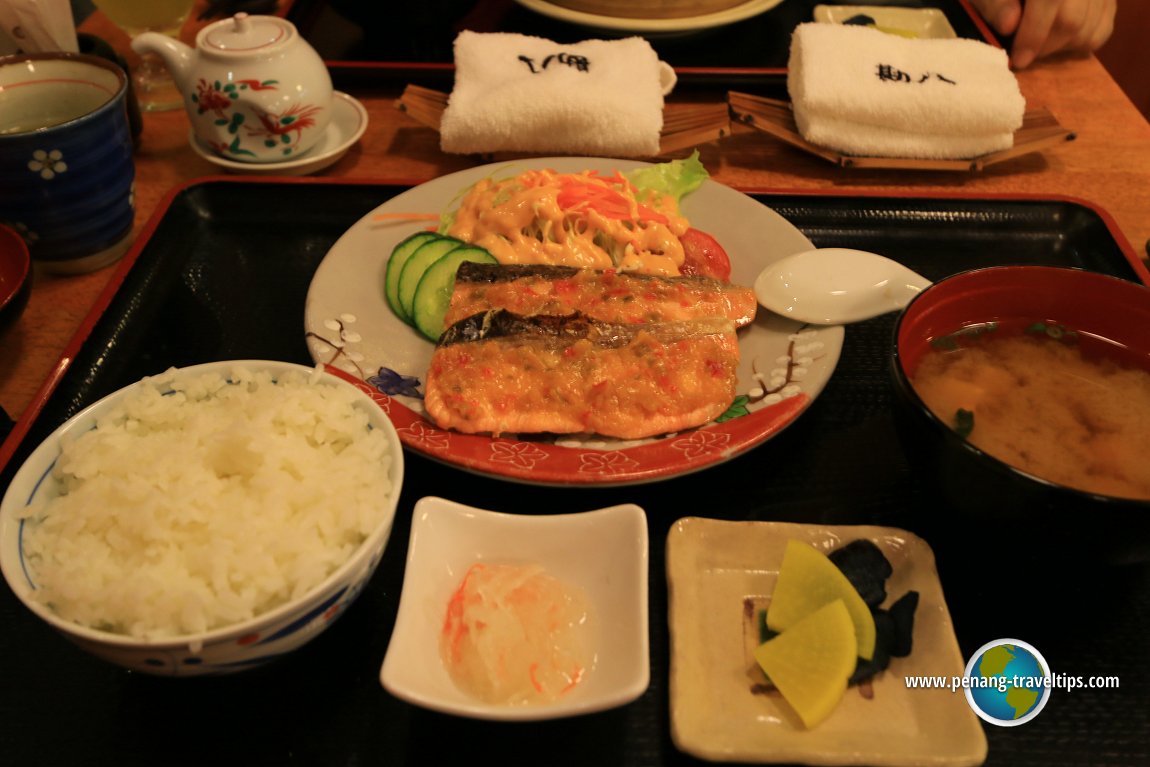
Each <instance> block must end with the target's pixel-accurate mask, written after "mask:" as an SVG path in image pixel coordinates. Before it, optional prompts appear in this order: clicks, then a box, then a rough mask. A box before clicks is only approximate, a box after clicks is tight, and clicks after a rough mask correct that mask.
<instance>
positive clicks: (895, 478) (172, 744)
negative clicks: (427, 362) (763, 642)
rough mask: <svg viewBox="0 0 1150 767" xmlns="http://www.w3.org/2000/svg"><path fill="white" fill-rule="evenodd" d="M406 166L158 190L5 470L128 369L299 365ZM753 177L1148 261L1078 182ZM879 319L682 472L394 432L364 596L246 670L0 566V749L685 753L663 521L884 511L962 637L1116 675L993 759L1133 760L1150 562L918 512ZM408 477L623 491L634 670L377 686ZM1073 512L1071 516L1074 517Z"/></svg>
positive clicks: (889, 219)
mask: <svg viewBox="0 0 1150 767" xmlns="http://www.w3.org/2000/svg"><path fill="white" fill-rule="evenodd" d="M405 188H406V187H405V186H402V185H390V184H380V183H348V182H333V181H326V180H322V179H292V180H267V179H264V180H261V179H239V178H237V179H225V178H216V179H205V180H203V181H200V182H197V183H193V184H190V185H188V186H186V187H183V188H181V189H178V190H176V191H175V192H174V193H173V194H172V196H171V197H170V198H169V200H168V201H167V202H166V203H165V205H164V206H163V207H162V208H161V210H160V211H159V212H158V213H157V215H156V217H155V218H154V219H153V220H152V222H151V223H150V224H149V226H148V228H147V229H146V230H145V232H144V235H143V237H142V239H141V241H140V242H139V243H138V244H137V246H136V247H135V248H134V249H133V251H132V252H131V253H129V255H128V257H127V258H126V260H125V261H124V263H123V264H122V265H121V266H120V268H119V270H118V272H117V274H116V281H120V283H121V284H119V287H118V290H116V291H115V293H114V294H111V293H110V294H109V295H108V296H107V297H106V298H107V300H106V303H107V306H106V308H103V311H102V312H99V313H98V314H94V315H93V316H92V317H91V318H89V321H88V323H87V324H86V325H85V328H84V330H83V331H82V333H81V337H78V338H77V339H76V341H75V342H74V345H73V346H74V349H73V350H74V351H75V356H74V360H73V361H72V362H71V364H70V365H69V366H67V368H66V369H65V370H64V372H63V374H62V375H61V376H60V377H59V379H58V380H57V381H55V383H54V385H53V386H51V387H49V388H46V390H45V392H44V395H45V396H44V397H43V401H42V402H38V403H37V405H36V406H34V408H33V409H32V411H31V412H30V413H29V415H28V416H26V417H25V419H23V420H22V421H21V422H20V423H19V424H18V426H17V429H16V431H15V432H14V435H13V437H12V438H11V440H10V442H9V443H8V444H7V448H8V449H9V450H11V449H13V447H14V448H15V451H14V456H13V459H12V460H11V461H10V462H9V463H8V465H7V466H6V467H5V468H4V469H3V473H2V474H0V487H6V486H7V483H8V481H9V480H10V478H11V475H12V473H13V472H14V470H15V468H16V467H17V466H18V465H19V463H20V462H21V460H22V459H23V457H24V456H25V455H27V453H28V452H30V450H31V449H32V448H33V447H34V446H35V445H36V444H37V443H38V442H39V441H40V439H41V438H43V437H44V436H45V435H46V434H47V433H48V432H49V431H51V430H52V429H53V428H54V427H55V426H56V425H58V424H59V423H61V422H62V421H63V420H64V419H66V418H67V417H68V416H69V415H71V414H72V413H74V412H76V411H77V410H79V409H80V408H82V407H83V406H85V405H86V404H88V403H90V402H92V401H94V400H95V399H97V398H98V397H100V396H102V395H103V394H106V393H108V392H111V391H113V390H114V389H117V388H119V387H120V386H122V385H125V384H127V383H130V382H132V381H134V380H136V379H138V378H139V377H141V376H143V375H146V374H151V373H156V372H159V371H161V370H163V369H164V368H166V367H168V366H170V365H177V366H178V365H188V364H194V363H198V362H205V361H210V360H216V359H227V358H241V357H242V358H251V357H263V358H274V359H282V360H288V361H296V362H302V363H309V362H310V359H309V357H308V354H307V350H306V347H305V345H304V339H303V327H302V317H303V304H304V299H305V296H306V293H307V289H308V285H309V282H310V280H311V276H312V274H313V272H314V271H315V269H316V267H317V265H318V264H319V263H320V261H321V260H322V259H323V257H324V255H325V253H326V252H327V250H328V248H329V247H330V246H331V245H332V243H334V242H335V240H336V239H337V238H338V237H339V235H340V234H341V233H342V232H343V231H344V230H345V229H346V228H347V227H349V226H350V225H351V224H353V223H354V222H355V221H356V220H358V219H359V218H360V217H361V216H363V215H364V214H365V213H367V212H369V211H370V210H372V209H373V208H374V207H376V206H377V205H379V204H380V203H382V202H383V201H385V200H387V199H389V198H390V197H392V196H394V195H395V194H397V193H399V192H401V191H403V190H404V189H405ZM754 196H755V197H757V198H758V199H759V200H761V201H762V202H763V203H765V204H767V205H769V206H771V207H773V208H774V209H775V210H777V211H778V212H779V213H781V214H782V215H783V216H785V217H786V218H788V219H789V220H790V221H791V222H792V223H793V224H795V225H796V226H797V227H799V228H800V229H802V230H803V231H804V232H805V233H806V234H807V235H808V236H809V237H810V238H811V239H812V240H813V241H814V242H815V243H816V244H817V245H819V246H851V247H859V248H864V249H868V250H874V251H879V252H882V253H884V254H887V255H889V256H891V257H893V258H896V259H898V260H900V261H902V262H904V263H906V264H907V265H908V266H910V267H911V268H913V269H915V270H917V271H919V272H921V273H922V274H924V275H926V276H927V277H929V278H932V279H938V278H941V277H943V276H945V275H947V274H950V273H953V272H956V271H961V270H964V269H968V268H972V267H978V266H985V265H994V264H1005V263H1030V264H1053V265H1072V266H1079V267H1083V268H1087V269H1092V270H1097V271H1102V272H1107V273H1111V274H1115V275H1119V276H1121V277H1124V278H1127V279H1132V280H1137V279H1138V278H1139V275H1144V274H1145V271H1144V270H1143V269H1141V267H1139V268H1135V267H1134V266H1132V264H1135V263H1137V260H1136V256H1135V255H1134V253H1133V250H1132V249H1131V248H1130V246H1129V244H1128V243H1126V241H1125V240H1124V239H1123V238H1122V236H1121V235H1120V234H1117V233H1116V230H1115V228H1114V227H1113V225H1112V223H1111V222H1110V220H1109V217H1108V216H1107V215H1106V214H1105V213H1104V212H1102V211H1099V210H1097V209H1095V208H1093V207H1091V206H1090V205H1088V204H1086V203H1083V202H1080V201H1075V200H1071V199H1033V198H1025V197H995V198H989V199H988V198H980V199H972V198H967V197H961V196H952V197H939V198H932V199H922V198H913V197H890V196H882V197H876V196H864V195H858V194H848V195H836V196H825V195H812V194H803V193H793V192H773V191H762V192H760V193H756V194H755V195H754ZM101 303H104V302H103V301H102V302H101ZM97 308H98V309H99V308H101V307H97ZM892 325H893V316H892V315H888V316H886V317H881V318H878V319H875V320H871V321H869V322H866V323H862V324H859V325H853V326H850V327H848V328H847V332H846V340H845V343H844V346H843V351H842V357H841V361H840V363H839V366H838V369H837V371H836V372H835V374H834V376H833V377H832V379H831V381H830V383H829V385H828V386H827V388H826V389H825V390H824V392H823V393H822V395H821V396H820V397H819V398H818V399H817V400H816V402H815V403H814V404H813V405H812V407H811V408H810V409H809V410H808V411H807V412H806V413H805V414H804V415H803V417H802V418H800V419H799V420H798V421H797V422H796V423H795V424H793V425H792V426H791V427H790V428H788V429H787V430H786V431H785V432H784V433H783V434H781V435H780V436H778V437H776V438H775V439H773V440H771V441H769V442H768V443H766V444H764V445H762V446H760V447H758V448H756V449H754V450H752V451H750V452H748V453H747V454H745V455H743V456H741V457H738V458H736V459H734V460H732V461H730V462H728V463H725V464H723V465H720V466H717V467H715V468H711V469H707V470H705V471H702V472H699V473H697V474H693V475H689V476H685V477H680V478H677V479H671V480H668V481H665V482H658V483H654V484H650V485H640V486H632V487H623V488H600V489H560V488H544V487H531V486H523V485H513V484H510V483H507V482H503V481H500V480H496V479H489V478H485V477H480V476H476V475H473V474H467V473H464V472H462V471H459V470H456V469H453V468H450V467H445V466H443V465H440V464H437V463H433V462H431V461H428V460H426V459H424V458H421V457H420V456H418V455H414V454H411V453H408V454H407V456H406V461H407V476H406V481H405V485H404V489H403V496H402V498H401V500H400V504H399V512H398V516H397V518H396V522H395V527H394V529H393V532H392V535H391V540H390V542H389V544H388V547H387V551H386V553H385V556H384V559H383V562H382V563H381V565H380V569H379V570H378V571H377V573H376V574H375V576H374V578H373V580H372V581H371V583H370V584H369V586H368V588H367V589H366V590H365V592H364V594H363V595H362V596H361V598H360V600H359V601H358V602H357V603H356V604H355V605H353V606H352V607H351V609H350V610H349V611H348V612H347V614H346V615H344V616H343V617H342V618H341V619H340V620H339V621H338V622H337V623H336V624H335V625H333V626H332V627H331V629H329V630H328V631H327V632H326V633H324V634H322V635H321V636H320V637H318V638H317V639H316V640H315V641H314V642H313V643H312V644H310V645H308V646H307V647H305V648H303V649H302V650H300V651H298V652H297V653H294V654H292V655H290V656H288V657H286V658H284V659H282V660H281V661H278V662H276V663H275V664H274V665H271V666H269V667H267V668H264V669H261V670H256V671H251V672H246V673H243V674H240V675H237V676H232V677H220V678H205V679H179V680H173V679H162V678H154V677H149V676H144V675H139V674H134V673H127V672H124V671H121V670H119V669H117V668H115V667H113V666H110V665H107V664H105V663H103V662H101V661H98V660H95V659H93V658H90V657H89V656H87V655H86V654H84V653H82V652H81V651H80V650H78V649H76V648H75V647H73V646H72V645H71V644H69V643H68V642H67V641H66V640H64V639H63V638H61V637H60V636H58V635H57V634H56V633H54V632H53V631H52V630H51V629H50V628H48V627H47V626H45V625H44V624H42V623H41V622H40V621H39V620H38V619H36V618H35V617H34V616H33V615H32V614H31V613H30V612H28V611H27V610H25V609H24V608H23V607H22V606H21V605H20V604H19V603H18V602H17V601H16V599H15V597H14V596H13V595H12V593H11V591H10V590H8V589H7V587H6V586H5V587H0V625H2V627H3V628H2V630H0V754H2V755H3V756H2V759H3V761H4V763H5V764H12V765H28V764H36V765H103V764H109V765H111V764H114V765H117V767H129V766H131V765H148V767H154V766H155V765H232V764H235V765H243V766H244V767H254V766H255V765H293V764H298V765H383V764H387V765H400V764H413V765H424V764H449V763H453V762H456V761H459V760H468V761H472V760H477V761H479V762H480V763H486V762H498V763H503V764H524V765H535V764H541V765H542V764H546V765H552V764H555V765H564V764H572V765H586V764H599V765H609V764H627V765H663V764H686V763H693V762H694V760H693V759H691V758H690V757H688V756H686V755H684V754H682V753H680V752H679V751H677V750H676V749H675V747H674V745H673V744H672V742H671V738H670V720H669V712H668V684H667V679H668V663H669V660H668V658H669V652H670V637H669V636H668V628H667V612H666V607H667V587H666V581H665V579H664V577H663V574H664V545H665V541H666V537H667V531H668V529H669V528H670V526H671V525H672V524H673V523H674V521H675V520H677V519H678V518H680V517H683V516H688V515H697V516H709V517H715V518H720V519H729V520H737V521H743V520H779V521H798V522H810V523H818V524H839V523H870V524H881V525H893V526H898V527H903V528H906V529H910V530H912V531H915V532H917V533H919V534H921V535H923V536H924V537H925V538H926V539H927V540H928V541H929V542H930V543H931V545H932V546H933V547H934V548H935V551H936V554H937V557H938V563H939V569H940V573H941V578H942V583H943V588H944V591H945V594H946V596H947V599H948V602H949V605H950V609H951V613H952V616H953V619H954V624H955V627H956V630H957V633H958V637H959V642H960V645H961V648H962V651H963V654H964V656H966V657H969V655H970V654H971V653H973V652H974V651H975V650H977V649H978V648H979V647H981V646H982V645H983V644H985V643H986V642H989V641H992V640H996V639H1000V638H1003V637H1012V638H1016V639H1021V640H1023V641H1026V642H1029V643H1031V644H1033V645H1034V646H1036V647H1037V648H1038V649H1039V650H1040V651H1041V652H1042V653H1043V655H1044V656H1045V657H1046V658H1047V660H1048V661H1049V662H1050V664H1051V666H1052V667H1053V669H1054V670H1055V671H1057V672H1060V673H1063V674H1072V675H1100V676H1116V677H1118V678H1119V680H1120V687H1119V688H1118V689H1095V690H1078V691H1075V692H1072V693H1071V692H1065V691H1059V690H1056V691H1054V694H1053V695H1052V696H1051V700H1050V703H1049V705H1047V706H1046V708H1045V709H1044V710H1043V712H1042V713H1041V714H1040V715H1039V716H1038V717H1037V718H1036V719H1034V720H1033V721H1031V722H1029V723H1027V724H1025V725H1023V726H1019V727H1013V728H995V727H991V726H989V725H987V736H988V739H989V744H990V752H989V758H988V762H987V763H988V764H991V765H1071V764H1083V765H1115V766H1117V765H1123V766H1126V765H1133V764H1145V763H1147V757H1148V750H1150V716H1148V714H1147V712H1148V711H1150V643H1148V642H1147V641H1146V636H1147V635H1148V634H1150V570H1147V568H1145V567H1144V566H1128V567H1125V568H1117V569H1105V570H1099V569H1086V568H1084V567H1083V566H1082V563H1081V562H1080V561H1078V560H1076V559H1075V558H1074V556H1073V555H1066V554H1063V553H1059V552H1054V551H1051V552H1033V551H1029V552H1027V551H1019V550H1018V545H1017V543H1015V544H1014V547H1013V548H1012V547H1009V546H1007V545H1006V544H1005V543H1003V542H1001V541H998V540H997V539H996V538H995V531H994V530H993V529H971V530H960V531H958V532H954V531H952V532H951V533H949V534H947V535H944V534H942V533H940V532H939V531H938V529H937V528H936V526H935V525H933V524H932V522H933V520H934V518H935V515H936V513H941V512H942V509H941V508H940V506H939V503H938V502H937V501H936V499H935V498H933V497H932V496H931V494H930V492H929V491H928V490H927V488H926V487H925V485H924V484H922V483H921V482H920V481H919V480H918V479H917V478H916V477H915V476H913V475H912V474H911V472H910V470H909V468H908V463H907V460H906V457H905V455H904V453H903V451H902V449H901V447H900V444H899V441H898V439H897V435H896V432H895V429H894V426H893V422H892V416H891V414H890V407H889V406H890V401H891V394H890V390H889V384H888V380H887V367H886V359H887V356H886V355H887V348H888V345H889V343H890V336H891V330H892ZM84 336H86V337H84ZM21 435H23V439H22V440H19V442H17V440H18V439H19V437H20V436H21ZM425 495H440V496H444V497H448V498H450V499H451V500H457V501H460V502H463V503H467V504H470V505H473V506H478V507H481V508H490V509H500V510H504V511H511V512H517V513H528V514H545V513H556V512H573V511H584V510H589V509H595V508H600V507H604V506H608V505H612V504H616V503H622V502H635V503H638V504H639V505H641V506H642V507H643V508H644V509H645V510H646V512H647V516H648V523H649V527H650V529H649V532H650V540H651V552H650V563H651V578H650V588H651V593H650V608H651V612H650V615H651V618H650V621H651V622H650V632H651V663H652V667H651V685H650V688H649V689H648V690H647V692H646V693H645V694H644V695H643V696H642V697H641V698H640V699H639V700H637V701H636V702H634V703H633V704H631V705H628V706H625V707H622V708H619V709H616V710H613V711H608V712H604V713H600V714H594V715H590V716H585V717H580V718H575V719H570V720H562V721H555V722H549V723H536V724H515V725H510V724H497V723H491V722H479V721H470V720H463V719H456V718H453V717H450V716H445V715H440V714H435V713H431V712H428V711H424V710H421V709H419V708H415V707H412V706H410V705H408V704H405V703H402V702H400V701H399V700H397V699H395V698H392V697H391V696H390V695H388V694H387V693H386V692H385V691H384V690H383V689H382V687H381V686H380V684H379V681H378V674H379V667H380V664H381V662H382V660H383V656H384V653H385V651H386V649H387V644H388V640H389V637H390V635H391V631H392V627H393V625H394V620H395V615H396V609H397V606H398V602H399V594H400V589H401V586H402V576H403V568H404V557H405V553H406V548H407V541H408V534H409V531H410V517H411V510H412V507H413V505H414V503H415V501H416V500H418V499H419V498H420V497H423V496H425ZM1082 524H1083V529H1085V528H1087V527H1088V526H1089V525H1090V524H1091V523H1090V520H1089V519H1084V520H1083V522H1082ZM1079 533H1080V531H1068V532H1067V533H1066V535H1067V538H1068V540H1071V541H1072V540H1073V539H1074V537H1075V536H1076V535H1078V534H1079ZM1070 549H1071V550H1072V546H1071V547H1070ZM1036 553H1037V554H1040V555H1042V554H1045V555H1046V556H1045V559H1046V561H1047V563H1048V564H1050V563H1054V564H1055V567H1053V568H1049V569H1047V570H1044V571H1043V572H1042V573H1039V572H1038V571H1036V570H1030V569H1028V568H1027V567H1026V566H1024V565H1022V564H1021V563H1023V562H1025V561H1026V557H1025V556H1020V555H1031V556H1032V555H1034V554H1036Z"/></svg>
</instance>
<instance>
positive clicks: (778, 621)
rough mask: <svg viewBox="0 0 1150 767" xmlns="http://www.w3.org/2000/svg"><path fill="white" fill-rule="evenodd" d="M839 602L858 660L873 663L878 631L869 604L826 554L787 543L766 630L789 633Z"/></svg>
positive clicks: (794, 542) (797, 544)
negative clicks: (851, 631) (847, 618)
mask: <svg viewBox="0 0 1150 767" xmlns="http://www.w3.org/2000/svg"><path fill="white" fill-rule="evenodd" d="M836 599H841V600H842V602H843V606H844V607H846V610H847V613H848V614H849V615H850V618H851V622H852V623H853V625H854V631H855V639H856V641H857V643H858V655H859V657H860V658H863V659H864V660H870V659H871V658H872V657H874V643H875V628H874V616H873V615H871V611H870V608H869V607H867V604H866V602H864V601H863V598H862V597H861V596H859V593H858V591H856V590H855V587H854V586H853V585H851V582H850V581H849V580H847V577H846V576H845V575H843V572H842V570H840V569H838V568H837V567H835V563H834V562H832V561H831V560H830V558H828V557H827V555H826V554H823V553H822V552H821V551H819V550H818V549H816V548H815V547H813V546H811V545H810V544H807V543H803V542H801V541H787V548H786V551H784V552H783V563H782V565H781V566H780V567H779V579H778V582H777V583H776V584H775V590H774V592H773V593H772V594H771V604H770V607H769V608H768V609H767V628H769V629H771V630H772V631H778V632H783V631H786V630H787V629H789V628H790V627H791V626H793V625H795V624H796V623H798V622H799V621H800V620H802V619H803V618H805V617H806V616H808V615H810V614H811V613H813V612H814V611H816V610H818V609H819V608H821V607H823V606H824V605H826V604H828V603H830V602H833V601H835V600H836Z"/></svg>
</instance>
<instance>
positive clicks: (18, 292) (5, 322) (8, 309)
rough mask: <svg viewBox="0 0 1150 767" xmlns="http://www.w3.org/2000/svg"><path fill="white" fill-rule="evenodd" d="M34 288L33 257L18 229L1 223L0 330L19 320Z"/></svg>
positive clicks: (2, 330)
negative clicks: (17, 231)
mask: <svg viewBox="0 0 1150 767" xmlns="http://www.w3.org/2000/svg"><path fill="white" fill-rule="evenodd" d="M31 292H32V258H31V256H30V255H29V254H28V245H27V243H25V242H24V238H22V237H21V236H20V235H19V234H17V233H16V231H15V230H14V229H12V228H11V227H8V226H4V225H3V224H0V333H2V332H4V331H5V330H7V329H8V327H9V326H10V325H12V324H14V323H15V322H16V318H17V317H19V316H20V313H21V312H23V311H24V307H25V306H26V305H27V304H28V294H29V293H31Z"/></svg>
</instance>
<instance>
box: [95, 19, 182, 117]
mask: <svg viewBox="0 0 1150 767" xmlns="http://www.w3.org/2000/svg"><path fill="white" fill-rule="evenodd" d="M93 1H94V3H95V5H96V7H97V8H99V9H100V10H101V11H103V12H104V14H105V15H106V16H107V17H108V18H109V19H111V20H112V21H113V22H114V23H115V24H116V25H117V26H119V27H120V28H121V29H123V30H124V31H125V32H127V33H128V34H129V35H130V36H132V37H135V36H136V35H139V34H141V33H143V32H160V33H162V34H165V35H170V36H172V37H177V36H178V35H179V32H180V28H181V27H182V26H183V24H184V19H186V18H187V17H188V13H189V12H190V11H191V10H192V4H193V3H194V2H195V0H93ZM133 83H134V85H135V88H136V98H137V100H138V101H139V102H140V108H141V109H143V110H145V111H148V112H162V111H166V110H169V109H180V108H182V107H183V105H184V99H183V96H182V94H181V93H180V91H179V89H178V88H177V87H176V84H175V82H174V81H173V80H172V76H171V74H170V73H169V72H168V70H167V67H165V66H164V62H163V60H162V59H160V57H159V56H157V55H156V54H154V53H147V54H144V55H143V56H142V57H141V59H140V65H139V66H138V67H137V68H136V71H135V74H134V75H133Z"/></svg>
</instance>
